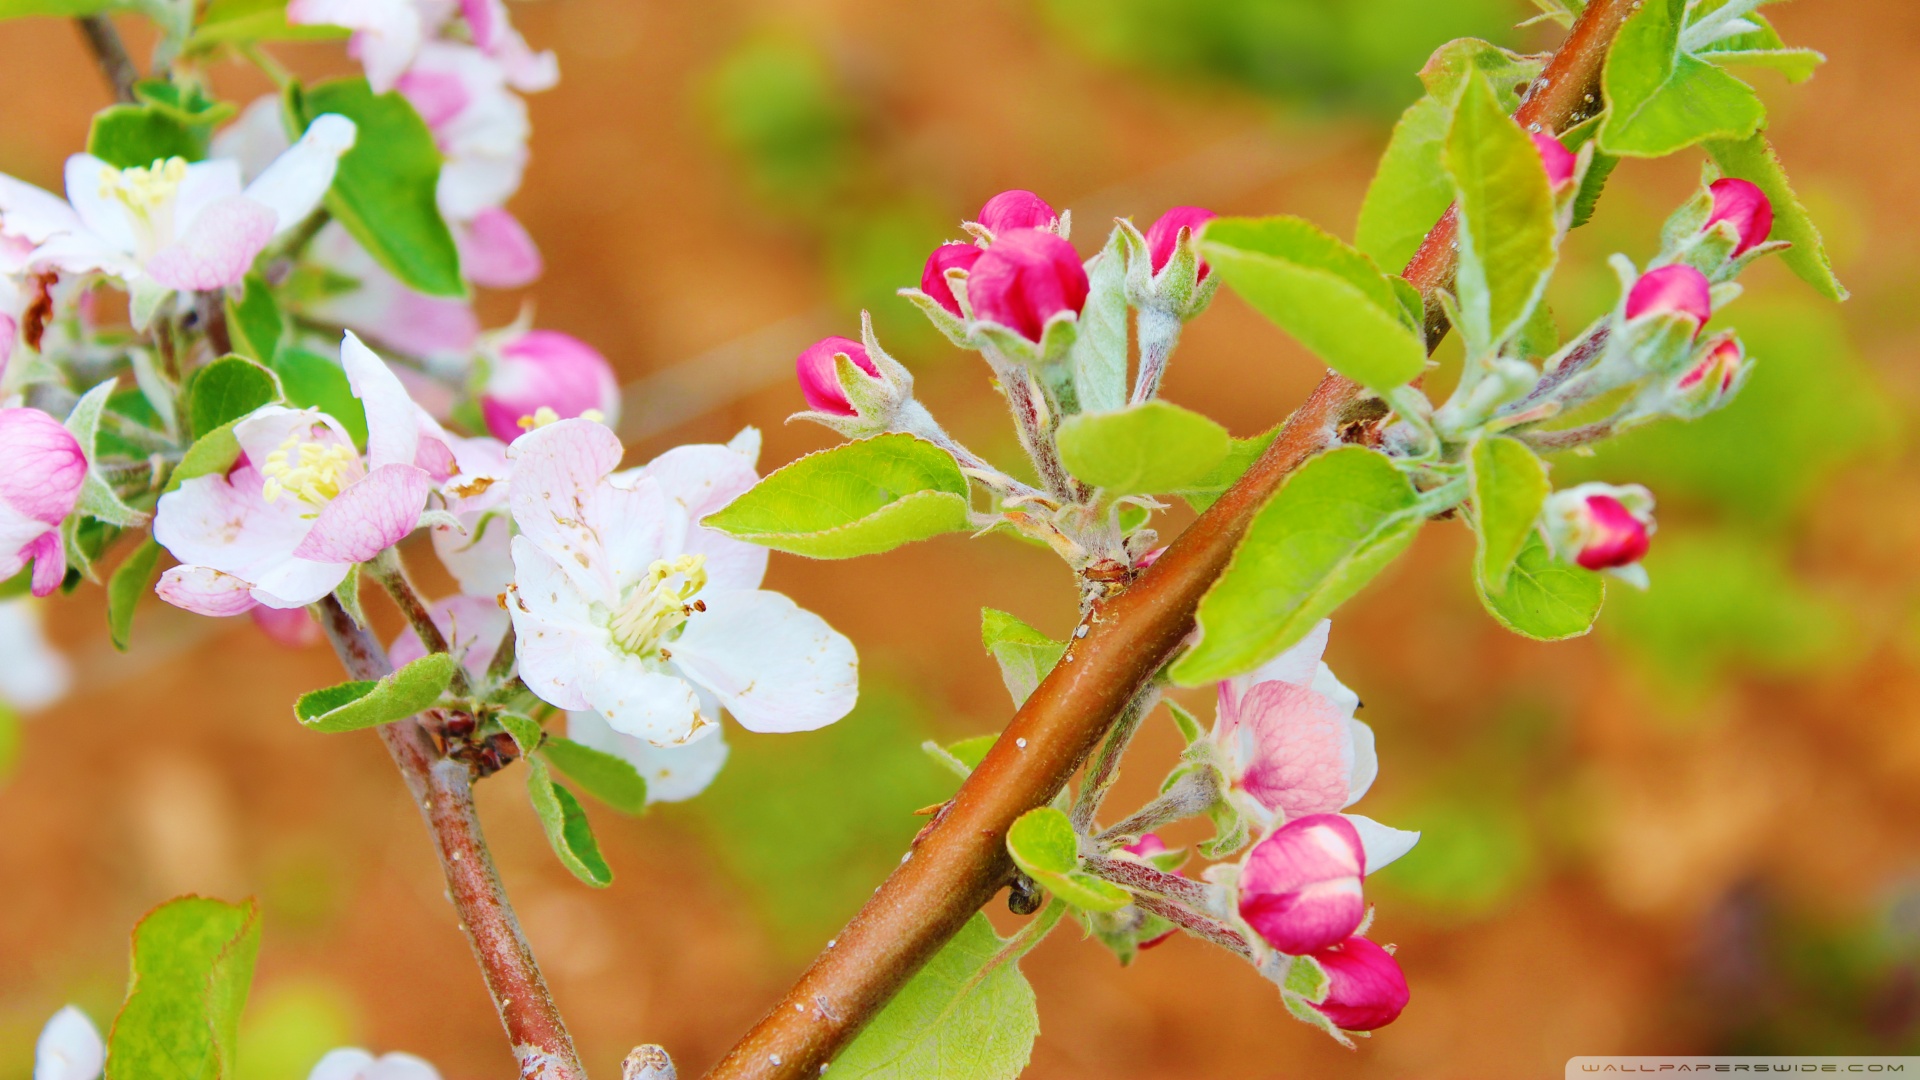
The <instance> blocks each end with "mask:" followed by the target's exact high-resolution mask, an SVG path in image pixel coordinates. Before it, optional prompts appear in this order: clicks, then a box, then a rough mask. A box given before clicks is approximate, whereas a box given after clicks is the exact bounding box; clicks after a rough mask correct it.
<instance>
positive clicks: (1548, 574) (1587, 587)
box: [1475, 532, 1607, 641]
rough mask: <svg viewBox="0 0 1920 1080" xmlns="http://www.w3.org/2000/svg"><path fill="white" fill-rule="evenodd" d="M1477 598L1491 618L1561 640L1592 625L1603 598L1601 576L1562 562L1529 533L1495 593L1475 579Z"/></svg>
mask: <svg viewBox="0 0 1920 1080" xmlns="http://www.w3.org/2000/svg"><path fill="white" fill-rule="evenodd" d="M1475 585H1476V588H1478V590H1479V593H1480V602H1481V603H1482V604H1485V605H1486V608H1487V613H1488V614H1490V615H1492V616H1493V618H1494V621H1495V622H1498V623H1499V624H1500V625H1501V626H1504V627H1506V628H1507V629H1509V630H1511V631H1513V632H1514V633H1516V634H1519V635H1520V636H1521V637H1529V638H1533V639H1534V640H1535V641H1564V640H1566V639H1567V638H1575V637H1579V636H1581V635H1582V634H1585V633H1586V632H1587V631H1589V630H1591V629H1593V621H1594V620H1595V619H1597V618H1599V617H1600V605H1601V603H1602V602H1603V601H1605V600H1606V598H1607V585H1606V580H1605V579H1604V578H1602V577H1601V576H1600V575H1599V574H1596V573H1594V572H1593V571H1591V570H1583V569H1581V568H1580V567H1578V566H1574V565H1572V564H1570V563H1564V562H1561V561H1560V560H1559V559H1556V558H1554V557H1553V553H1552V552H1551V551H1549V550H1548V549H1547V545H1546V542H1545V541H1543V540H1541V539H1540V535H1539V534H1538V533H1537V532H1536V533H1529V534H1527V537H1526V543H1525V545H1524V546H1523V547H1521V549H1520V554H1519V555H1518V556H1517V557H1516V558H1515V560H1514V563H1513V570H1512V572H1511V573H1509V574H1508V575H1507V580H1506V587H1505V588H1504V589H1502V590H1501V591H1499V592H1498V593H1495V592H1492V591H1490V590H1489V589H1487V587H1486V585H1485V583H1484V582H1476V583H1475Z"/></svg>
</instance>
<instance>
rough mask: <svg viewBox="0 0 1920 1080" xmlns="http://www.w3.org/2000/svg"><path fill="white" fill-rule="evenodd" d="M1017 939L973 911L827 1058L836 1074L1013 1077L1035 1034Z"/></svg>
mask: <svg viewBox="0 0 1920 1080" xmlns="http://www.w3.org/2000/svg"><path fill="white" fill-rule="evenodd" d="M1018 947H1019V946H1018V944H1017V943H1015V942H1011V941H1008V940H1005V939H1002V938H1001V937H1000V936H999V935H997V934H995V933H994V932H993V924H992V923H990V922H988V921H987V917H986V916H985V915H982V914H979V913H978V912H976V913H975V914H974V916H973V917H972V918H971V919H968V920H967V924H966V925H965V926H963V927H961V928H960V932H959V933H958V934H956V935H954V938H953V940H952V941H949V942H947V944H946V946H945V947H944V948H942V949H941V950H940V951H939V953H937V954H935V956H934V958H933V959H932V960H929V961H927V966H926V967H924V968H921V969H920V972H919V974H917V975H915V976H914V977H913V979H912V980H911V981H909V982H908V983H907V985H906V986H905V988H903V989H902V990H901V991H900V993H899V994H897V995H896V996H895V997H894V999H893V1000H892V1001H890V1002H888V1003H887V1007H886V1008H884V1009H882V1010H881V1011H880V1015H878V1016H876V1017H874V1019H873V1022H872V1023H871V1024H868V1025H867V1027H866V1029H865V1030H863V1031H862V1032H860V1034H859V1036H858V1037H856V1038H855V1039H854V1040H853V1043H852V1045H850V1046H848V1047H847V1048H846V1049H845V1050H844V1051H842V1052H841V1053H840V1056H839V1057H837V1058H835V1059H834V1061H833V1068H832V1069H831V1070H830V1071H829V1072H828V1074H827V1075H829V1076H831V1077H833V1078H834V1080H1013V1078H1014V1077H1017V1076H1019V1075H1020V1073H1021V1071H1022V1070H1024V1069H1025V1068H1026V1067H1027V1060H1028V1058H1030V1057H1031V1056H1032V1054H1033V1041H1034V1039H1036V1038H1038V1037H1039V1035H1040V1014H1039V1010H1038V1008H1037V1007H1036V1005H1035V1003H1034V996H1033V987H1032V986H1030V985H1029V984H1028V983H1027V979H1026V976H1024V975H1022V974H1021V973H1020V969H1019V967H1018V966H1017V961H1018V956H1017V954H1016V952H1015V950H1017V949H1018Z"/></svg>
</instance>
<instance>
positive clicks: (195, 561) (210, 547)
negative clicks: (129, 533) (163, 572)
mask: <svg viewBox="0 0 1920 1080" xmlns="http://www.w3.org/2000/svg"><path fill="white" fill-rule="evenodd" d="M263 486H264V485H263V480H262V477H261V476H260V473H259V472H258V471H256V470H255V469H254V468H253V466H252V465H251V464H247V465H242V466H240V467H239V468H236V469H234V470H233V472H232V473H230V474H228V475H227V476H196V477H194V478H193V479H191V480H188V481H186V482H185V483H183V484H181V485H180V486H179V487H178V488H177V489H175V490H173V491H170V492H168V493H166V494H165V495H162V496H161V497H160V505H159V507H158V508H157V510H156V513H155V515H154V522H153V538H154V540H156V541H157V542H158V543H159V544H160V546H161V547H164V548H166V549H167V551H168V552H169V553H171V554H172V555H173V557H174V558H175V559H178V560H179V561H180V562H182V563H186V564H188V565H197V566H208V567H212V568H214V569H216V570H220V571H223V572H225V573H228V574H232V575H234V576H236V577H239V578H242V579H244V580H246V581H252V582H256V583H257V582H259V581H260V580H261V579H262V577H263V576H264V575H266V574H267V573H268V572H270V571H271V570H272V568H273V567H275V566H278V565H280V564H281V563H284V562H287V561H288V560H290V559H292V558H293V549H294V548H296V547H298V546H299V545H300V542H301V541H302V540H303V539H305V538H306V535H307V533H308V531H309V530H311V529H312V528H313V522H311V521H309V520H307V519H306V518H305V517H303V516H301V515H302V514H304V513H305V512H306V511H307V506H306V504H305V503H303V502H301V501H300V500H298V499H292V498H284V499H279V500H276V501H274V502H271V503H269V502H267V501H266V499H265V497H264V496H263V494H262V491H261V489H262V487H263Z"/></svg>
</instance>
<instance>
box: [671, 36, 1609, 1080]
mask: <svg viewBox="0 0 1920 1080" xmlns="http://www.w3.org/2000/svg"><path fill="white" fill-rule="evenodd" d="M1630 2H1631V0H1590V2H1589V3H1588V4H1587V5H1586V7H1585V9H1584V10H1583V11H1582V12H1581V15H1580V17H1579V19H1578V20H1577V21H1576V22H1575V23H1574V26H1573V29H1572V30H1571V31H1570V32H1569V33H1568V36H1567V40H1566V42H1565V43H1564V44H1562V46H1561V48H1560V51H1559V52H1558V53H1556V54H1555V55H1554V58H1553V60H1552V61H1551V62H1549V63H1548V64H1547V67H1546V70H1545V71H1544V72H1543V73H1542V75H1541V77H1540V80H1539V81H1538V82H1537V83H1536V84H1535V85H1534V88H1533V91H1532V93H1531V94H1530V95H1529V96H1528V98H1527V100H1526V102H1525V103H1524V104H1522V105H1521V107H1520V111H1519V112H1518V113H1517V114H1516V115H1515V119H1517V120H1518V121H1519V123H1520V125H1521V126H1522V127H1525V128H1529V129H1545V130H1552V131H1561V130H1564V129H1565V128H1566V127H1567V125H1568V124H1569V122H1571V121H1574V120H1577V119H1578V118H1581V117H1584V116H1586V115H1589V114H1590V113H1592V112H1593V111H1594V110H1595V109H1597V108H1598V107H1599V106H1598V103H1599V100H1600V90H1599V78H1600V69H1601V66H1602V64H1603V63H1604V62H1605V60H1606V55H1607V47H1608V45H1609V44H1610V43H1611V42H1612V41H1613V36H1614V34H1615V33H1616V32H1617V31H1618V30H1619V28H1620V24H1621V22H1622V21H1624V20H1625V18H1626V16H1627V13H1628V11H1629V3H1630ZM1536 126H1537V127H1536ZM1457 228H1458V222H1457V220H1456V215H1455V214H1454V212H1453V211H1452V210H1449V211H1448V212H1447V214H1446V216H1445V217H1443V218H1442V219H1441V221H1440V222H1439V223H1438V224H1436V225H1435V226H1434V228H1433V229H1432V231H1430V232H1429V233H1428V234H1427V239H1426V241H1425V242H1424V243H1423V244H1422V245H1421V247H1420V251H1419V252H1418V253H1417V254H1416V255H1415V256H1414V259H1413V261H1412V263H1410V264H1409V265H1408V267H1407V273H1406V278H1407V280H1408V281H1410V282H1412V283H1413V285H1414V286H1415V287H1416V288H1418V289H1420V290H1421V291H1422V293H1425V294H1428V295H1429V299H1430V300H1431V294H1432V293H1433V292H1434V291H1435V290H1437V289H1439V288H1442V287H1444V286H1445V285H1446V284H1447V283H1448V282H1450V281H1451V280H1452V276H1453V270H1454V249H1453V247H1452V241H1453V240H1454V239H1455V237H1456V235H1457ZM1439 309H1440V305H1439V304H1438V303H1432V302H1430V303H1428V305H1427V310H1428V311H1429V312H1433V313H1434V314H1432V315H1430V316H1429V318H1428V324H1427V336H1428V344H1429V346H1430V347H1431V346H1432V345H1436V344H1438V342H1439V340H1440V338H1441V337H1443V336H1444V335H1445V334H1446V331H1447V324H1446V320H1445V317H1444V316H1442V315H1440V314H1438V312H1439ZM1379 416H1380V407H1379V402H1378V400H1377V399H1370V398H1368V397H1366V396H1365V395H1364V393H1363V391H1362V390H1361V388H1360V387H1359V386H1357V385H1356V384H1354V383H1353V382H1352V381H1350V380H1348V379H1345V378H1343V377H1341V376H1338V375H1332V374H1329V375H1328V376H1327V377H1326V378H1325V379H1323V380H1322V381H1321V383H1320V385H1319V386H1318V387H1317V388H1316V389H1315V390H1314V392H1313V393H1312V395H1310V396H1309V397H1308V398H1307V400H1306V402H1305V403H1304V404H1302V405H1301V406H1300V408H1299V409H1298V410H1297V411H1295V413H1294V414H1293V416H1292V417H1291V418H1290V419H1289V420H1288V421H1287V424H1286V426H1285V427H1284V428H1282V429H1281V432H1280V434H1279V436H1278V437H1276V438H1275V439H1274V441H1273V443H1272V444H1271V445H1270V446H1268V448H1267V450H1266V452H1265V453H1264V454H1262V455H1261V457H1260V458H1259V460H1258V461H1256V462H1255V463H1254V464H1253V466H1252V467H1251V468H1250V469H1248V470H1247V472H1246V474H1245V475H1244V476H1242V477H1241V478H1240V479H1239V480H1238V481H1236V482H1235V483H1234V485H1233V486H1232V487H1231V488H1229V489H1228V490H1227V492H1226V493H1225V494H1224V495H1222V496H1221V497H1220V499H1219V501H1217V502H1215V503H1214V504H1213V505H1212V506H1210V507H1208V508H1207V510H1206V512H1204V513H1202V514H1201V515H1200V518H1199V520H1197V521H1196V522H1194V524H1193V525H1192V526H1191V527H1189V528H1188V529H1187V531H1186V532H1184V533H1182V534H1181V535H1180V537H1179V538H1178V539H1176V540H1175V541H1174V542H1173V544H1172V545H1171V546H1169V547H1168V548H1167V550H1166V552H1165V553H1164V554H1162V555H1161V556H1160V558H1159V559H1157V560H1155V561H1154V563H1153V565H1152V566H1150V567H1148V568H1147V571H1146V573H1144V574H1143V575H1142V576H1141V577H1140V578H1139V579H1138V580H1137V581H1136V582H1134V584H1133V585H1132V586H1131V587H1129V588H1128V589H1126V590H1125V591H1123V592H1121V593H1119V594H1118V595H1116V596H1113V597H1111V598H1106V599H1102V600H1100V601H1098V602H1096V603H1095V605H1094V607H1093V610H1092V612H1091V617H1090V620H1089V623H1088V625H1089V627H1090V630H1089V633H1088V635H1087V636H1086V637H1085V638H1084V639H1082V640H1080V641H1079V642H1077V643H1076V644H1075V645H1074V647H1073V651H1072V653H1071V654H1070V655H1071V659H1065V658H1063V659H1062V660H1061V662H1060V663H1059V664H1058V665H1057V666H1055V667H1054V669H1053V670H1052V671H1051V672H1049V673H1048V674H1047V677H1046V678H1045V679H1044V680H1042V681H1041V683H1040V686H1039V687H1038V688H1037V689H1035V690H1034V692H1033V693H1032V694H1031V695H1030V696H1029V697H1028V698H1027V700H1026V703H1025V704H1024V705H1022V706H1021V708H1020V711H1019V712H1017V713H1016V714H1015V715H1014V717H1013V720H1012V721H1011V722H1010V723H1009V724H1008V725H1007V728H1006V731H1005V732H1004V733H1003V736H1002V737H1001V738H1000V739H999V740H997V741H996V742H995V744H994V747H993V749H992V750H991V751H989V752H988V753H987V756H986V759H985V760H983V761H982V762H981V763H980V766H979V767H978V768H976V769H975V770H974V771H973V774H972V775H971V776H970V777H969V778H968V779H967V780H966V782H965V783H963V784H961V786H960V791H959V793H958V794H956V795H955V796H954V798H953V800H952V801H951V802H949V803H948V804H947V805H946V807H945V808H944V809H943V810H942V811H941V812H940V813H939V814H938V815H936V817H935V818H934V820H933V822H931V823H930V824H929V825H928V827H927V828H926V829H925V830H924V831H922V832H921V834H920V835H919V836H918V837H917V838H916V840H915V843H914V847H913V852H912V857H911V858H909V859H908V860H906V862H904V863H902V864H901V865H900V866H899V867H898V868H896V869H895V870H894V872H893V874H892V875H891V876H889V877H888V878H887V880H886V881H885V882H884V883H883V884H882V885H881V886H880V888H879V889H878V890H877V891H876V892H875V893H874V895H873V896H872V898H870V899H869V900H868V901H867V903H866V906H865V907H863V908H861V910H860V913H859V914H858V915H856V916H854V919H853V921H852V922H851V923H849V924H847V926H846V928H845V929H843V930H842V931H841V932H840V933H839V934H838V935H837V936H836V938H835V946H834V948H832V949H829V950H827V951H826V952H824V953H822V954H821V955H820V956H819V957H818V958H816V959H815V960H814V962H813V965H812V966H811V967H809V968H808V969H807V971H806V972H805V973H804V974H802V975H801V976H800V979H799V981H797V982H796V983H795V984H794V985H793V987H792V989H790V990H789V991H788V992H787V994H786V995H785V996H784V997H783V998H782V999H781V1000H780V1001H779V1003H777V1004H776V1005H774V1007H773V1008H772V1010H771V1011H770V1012H768V1013H767V1015H766V1016H765V1017H764V1018H763V1019H762V1020H761V1021H760V1022H759V1023H758V1024H756V1025H754V1027H753V1029H752V1030H751V1031H749V1032H747V1034H746V1035H745V1036H744V1037H743V1038H742V1039H741V1040H740V1042H738V1043H737V1044H735V1046H734V1047H733V1049H732V1050H730V1051H728V1053H727V1056H726V1057H725V1058H723V1059H722V1060H721V1061H720V1062H719V1064H717V1065H715V1066H714V1068H713V1070H712V1071H711V1072H709V1073H708V1074H707V1077H708V1080H745V1078H747V1077H754V1078H763V1080H772V1078H776V1077H777V1078H785V1080H802V1078H811V1077H813V1076H815V1075H817V1074H818V1072H819V1069H820V1067H821V1066H822V1065H825V1064H827V1063H829V1062H831V1061H832V1060H833V1056H834V1055H835V1054H836V1053H838V1052H839V1051H840V1049H841V1048H842V1047H844V1046H845V1045H846V1044H847V1043H848V1042H850V1041H851V1040H852V1039H853V1037H854V1036H855V1035H857V1034H859V1032H860V1029H861V1028H862V1027H863V1026H865V1024H866V1023H867V1022H868V1021H869V1020H871V1019H872V1018H873V1017H874V1016H875V1015H876V1014H877V1013H879V1011H880V1010H881V1008H883V1007H884V1006H885V1005H886V1003H887V1002H888V1001H890V1000H892V998H893V995H894V994H895V993H897V992H898V991H899V990H900V988H901V987H902V986H905V985H906V983H907V980H909V979H911V978H912V977H913V975H914V973H915V972H917V971H919V970H920V967H921V966H922V965H923V964H925V963H926V962H927V961H928V960H930V959H932V957H933V955H934V954H935V953H937V952H938V951H939V950H940V948H941V946H943V945H945V944H946V943H947V942H948V941H949V940H950V939H951V938H952V937H953V935H954V934H956V933H958V932H959V931H960V928H961V927H962V926H964V925H965V924H966V921H967V920H968V919H969V918H971V917H972V915H973V913H974V912H975V911H978V910H979V909H980V908H981V906H983V905H984V904H985V903H986V902H987V901H988V900H989V899H991V898H992V897H993V894H994V893H995V892H997V891H999V889H1000V888H1001V886H1003V885H1004V884H1006V882H1007V881H1008V879H1009V876H1010V873H1011V868H1012V862H1011V860H1010V859H1009V858H1008V856H1007V852H1006V833H1007V829H1008V828H1009V827H1010V826H1011V825H1012V824H1013V821H1014V819H1016V818H1018V817H1019V816H1020V815H1021V814H1024V813H1026V812H1027V811H1028V810H1031V809H1033V808H1034V807H1036V806H1044V805H1046V803H1047V802H1048V801H1049V800H1050V799H1052V798H1053V797H1054V795H1055V794H1057V793H1058V792H1059V791H1060V790H1061V788H1063V787H1064V786H1065V785H1066V783H1067V781H1068V780H1069V779H1071V777H1072V776H1073V773H1074V771H1075V770H1076V769H1078V768H1079V766H1080V764H1081V762H1082V761H1084V760H1085V759H1086V756H1087V754H1089V753H1090V752H1091V751H1092V750H1093V748H1094V746H1095V745H1097V743H1098V741H1099V739H1100V737H1101V736H1102V735H1103V734H1104V733H1105V732H1106V729H1107V727H1108V726H1109V725H1110V724H1111V723H1112V722H1113V720H1114V718H1115V717H1117V716H1118V715H1119V714H1120V712H1121V710H1123V709H1124V708H1125V707H1126V705H1127V702H1128V701H1130V700H1131V699H1132V698H1133V695H1134V694H1135V693H1136V692H1137V691H1138V689H1139V688H1140V687H1141V686H1143V685H1144V684H1145V683H1146V681H1147V680H1148V679H1150V678H1152V676H1153V673H1154V672H1155V671H1157V670H1159V668H1160V665H1161V664H1163V663H1164V662H1165V661H1166V659H1167V658H1168V657H1169V656H1170V655H1172V653H1173V651H1174V650H1175V649H1177V648H1178V647H1179V645H1180V642H1181V641H1182V640H1184V639H1185V637H1186V635H1187V633H1188V632H1189V631H1190V630H1192V628H1193V615H1194V610H1195V608H1196V607H1197V606H1198V605H1199V603H1200V598H1201V596H1203V595H1204V594H1205V593H1206V591H1207V589H1208V588H1209V587H1211V586H1212V584H1213V582H1214V581H1215V579H1217V578H1218V577H1219V576H1220V574H1221V572H1222V571H1223V570H1225V569H1226V565H1227V561H1228V560H1229V559H1230V558H1231V557H1232V554H1233V550H1234V548H1235V547H1236V546H1237V545H1238V544H1239V542H1240V539H1241V537H1243V536H1245V535H1246V532H1247V528H1248V526H1249V525H1250V524H1251V523H1252V521H1253V517H1254V515H1255V514H1256V513H1258V512H1259V510H1260V508H1261V507H1262V506H1264V505H1265V504H1266V502H1267V499H1268V498H1270V497H1271V496H1272V495H1273V493H1274V492H1275V491H1277V490H1279V488H1280V485H1281V483H1283V482H1284V481H1285V480H1286V478H1287V476H1288V475H1290V474H1291V473H1292V472H1293V470H1294V469H1297V468H1299V467H1300V465H1301V464H1302V463H1304V462H1305V461H1306V460H1307V459H1309V458H1311V457H1312V456H1314V455H1315V454H1318V453H1319V452H1321V451H1322V450H1325V449H1327V448H1328V447H1330V446H1332V445H1335V444H1336V443H1338V442H1339V441H1340V440H1341V439H1342V437H1343V435H1347V436H1352V437H1355V438H1362V439H1364V438H1367V437H1368V436H1369V435H1370V434H1371V428H1372V426H1373V425H1374V424H1375V423H1376V422H1377V421H1378V419H1379Z"/></svg>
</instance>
